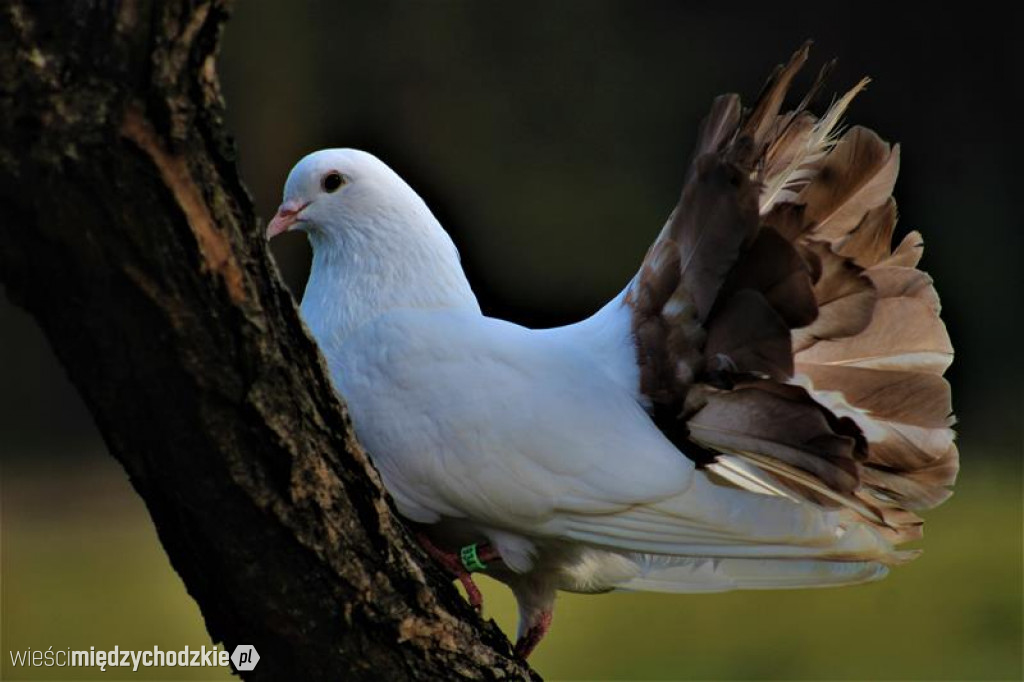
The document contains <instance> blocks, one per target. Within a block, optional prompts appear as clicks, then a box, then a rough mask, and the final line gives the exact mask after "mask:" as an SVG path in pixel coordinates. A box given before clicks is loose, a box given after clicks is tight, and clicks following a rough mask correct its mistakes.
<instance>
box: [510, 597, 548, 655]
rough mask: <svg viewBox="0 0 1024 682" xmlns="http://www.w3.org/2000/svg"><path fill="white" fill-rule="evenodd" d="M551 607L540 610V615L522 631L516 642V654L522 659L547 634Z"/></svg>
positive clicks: (531, 651)
mask: <svg viewBox="0 0 1024 682" xmlns="http://www.w3.org/2000/svg"><path fill="white" fill-rule="evenodd" d="M551 615H552V611H551V609H548V610H546V611H541V613H540V616H538V617H537V620H536V621H534V623H533V624H532V625H531V626H530V627H529V629H527V631H526V632H524V633H523V636H522V637H520V638H519V640H518V641H517V642H516V648H515V652H516V656H519V657H520V658H521V659H523V660H524V661H525V660H526V659H527V658H528V657H529V656H530V654H531V653H533V650H534V649H535V648H537V645H538V644H540V640H542V639H544V635H546V634H547V632H548V629H549V628H550V627H551Z"/></svg>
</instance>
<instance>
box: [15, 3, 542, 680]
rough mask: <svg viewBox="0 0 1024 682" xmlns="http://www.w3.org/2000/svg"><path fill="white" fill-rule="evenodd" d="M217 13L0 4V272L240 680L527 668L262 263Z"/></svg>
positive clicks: (488, 673) (480, 676)
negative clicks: (424, 530)
mask: <svg viewBox="0 0 1024 682" xmlns="http://www.w3.org/2000/svg"><path fill="white" fill-rule="evenodd" d="M226 18H227V8H226V6H225V3H224V2H220V1H214V2H193V3H189V2H167V3H158V2H153V3H133V2H123V3H121V2H101V1H99V0H89V1H84V0H82V1H76V2H66V3H57V2H31V1H30V0H7V2H6V3H5V4H4V6H3V7H2V19H0V44H2V45H3V48H4V53H5V56H4V58H3V59H2V61H0V206H2V215H3V218H2V223H0V224H2V228H0V278H2V280H3V282H4V284H5V286H6V288H7V292H8V294H9V295H10V297H11V298H12V299H13V300H15V301H16V302H17V303H19V304H20V305H22V306H23V307H25V308H26V309H27V310H28V311H29V312H31V313H32V314H33V315H34V316H35V318H36V319H37V320H38V322H39V323H40V325H41V326H42V328H43V330H44V331H45V333H46V335H47V337H48V338H49V340H50V343H51V344H52V346H53V348H54V350H55V351H56V353H57V355H58V357H59V358H60V360H61V362H62V363H63V364H64V366H65V368H66V369H67V371H68V373H69V375H70V376H71V378H72V380H73V382H74V383H75V385H76V386H77V387H78V390H79V391H80V392H81V393H82V395H83V397H84V398H85V400H86V403H87V404H88V405H89V407H90V409H91V410H92V413H93V415H94V417H95V419H96V421H97V423H98V424H99V427H100V430H101V431H102V433H103V436H104V438H105V439H106V442H107V445H108V447H109V449H110V451H111V453H113V455H114V456H115V457H116V458H117V459H118V460H119V461H120V462H121V463H122V464H123V465H124V468H125V470H126V471H127V472H128V475H129V476H130V478H131V482H132V484H133V485H134V486H135V489H136V490H137V491H138V492H139V494H140V495H141V496H142V497H143V499H144V500H145V502H146V505H147V507H148V509H149V512H150V514H151V516H152V518H153V522H154V524H155V525H156V528H157V531H158V533H159V536H160V540H161V542H162V543H163V545H164V547H165V548H166V550H167V554H168V556H169V557H170V559H171V562H172V564H173V565H174V567H175V569H176V570H177V571H178V573H179V574H180V575H181V576H182V578H183V579H184V582H185V585H186V587H187V588H188V591H189V593H190V594H191V595H192V596H193V597H194V598H195V600H196V601H197V602H198V603H199V606H200V608H201V610H202V613H203V617H204V618H205V620H206V625H207V628H208V630H209V632H210V635H211V636H212V637H213V639H214V640H215V641H218V642H223V643H224V644H225V645H226V646H227V648H228V649H229V650H230V649H231V648H233V647H234V646H235V645H236V644H253V645H255V646H256V648H257V650H258V651H259V653H260V661H259V664H258V665H257V666H256V669H255V670H254V671H252V672H250V673H246V674H245V675H244V676H245V677H246V679H251V680H285V679H303V680H327V679H346V680H361V679H374V680H376V679H388V680H402V679H415V680H423V679H474V680H490V679H516V678H524V677H529V676H530V675H531V674H532V673H531V672H530V671H529V669H528V668H527V667H525V666H524V665H523V664H522V663H520V662H518V661H517V660H515V659H514V658H512V657H511V653H510V649H509V646H508V642H507V640H506V639H505V638H504V636H503V635H502V634H501V633H500V632H499V631H498V630H497V628H496V627H495V626H494V624H493V623H483V622H482V621H481V620H480V618H479V617H477V616H476V615H475V614H474V613H473V612H472V610H471V609H470V608H469V607H468V605H467V604H466V603H465V602H464V601H463V600H462V599H461V598H460V597H459V596H458V594H457V592H456V591H455V590H454V588H453V587H452V586H451V584H450V583H449V582H447V581H446V580H444V578H443V577H442V576H441V575H440V574H439V573H438V572H437V571H436V570H434V569H432V568H429V563H428V561H429V560H427V559H426V558H425V556H424V555H423V554H422V552H420V551H419V550H418V548H417V547H416V546H415V545H414V544H413V543H411V542H410V540H409V537H408V535H407V534H406V532H405V531H404V529H403V527H402V526H401V524H400V522H399V521H398V520H397V519H396V517H395V516H394V514H393V512H392V510H391V508H390V506H389V503H388V501H387V498H386V496H385V494H384V493H383V491H382V489H381V487H380V482H379V479H378V477H377V475H376V473H375V472H374V470H373V468H372V466H371V465H370V463H369V461H368V459H367V457H366V455H365V453H364V452H363V450H362V449H361V448H360V447H359V444H358V443H357V442H356V440H355V438H354V436H353V434H352V431H351V428H350V425H349V422H348V421H347V417H346V416H345V412H344V407H343V406H342V405H341V404H340V403H339V401H338V399H337V398H336V396H335V394H334V392H333V390H332V388H331V385H330V383H329V380H328V379H327V375H326V372H325V370H324V366H323V363H322V360H321V359H320V357H319V354H318V351H317V349H316V347H315V345H314V344H313V342H312V341H311V340H310V338H309V337H308V335H307V334H306V333H305V331H304V328H303V326H302V324H301V322H300V320H299V317H298V315H297V312H296V309H295V306H294V304H293V301H292V299H291V297H290V295H289V294H288V292H287V291H286V290H285V289H284V287H283V285H282V284H281V282H280V280H279V278H278V276H277V274H276V271H275V269H274V266H273V264H272V263H271V261H270V260H269V257H268V254H267V250H266V247H265V245H264V243H263V239H262V236H261V230H260V229H259V226H258V225H257V221H256V219H255V216H254V213H253V208H252V205H251V202H250V200H249V198H248V196H247V194H246V191H245V189H244V187H243V185H242V182H241V180H240V178H239V176H238V172H237V169H236V165H235V156H234V151H233V146H232V144H233V143H232V141H231V139H230V137H229V136H228V134H227V132H226V130H225V128H224V124H223V121H222V113H223V104H222V101H221V98H220V95H219V92H218V84H217V77H216V73H215V70H214V58H215V53H216V50H217V44H218V38H219V33H220V29H221V26H222V24H223V22H224V21H225V19H226ZM54 419H55V420H59V419H60V415H54ZM421 566H428V568H426V569H424V568H421Z"/></svg>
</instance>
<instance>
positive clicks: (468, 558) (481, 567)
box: [459, 544, 487, 573]
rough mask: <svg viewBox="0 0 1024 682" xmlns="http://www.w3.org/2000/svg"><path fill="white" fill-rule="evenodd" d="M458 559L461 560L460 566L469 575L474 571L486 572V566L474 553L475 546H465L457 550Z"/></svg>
mask: <svg viewBox="0 0 1024 682" xmlns="http://www.w3.org/2000/svg"><path fill="white" fill-rule="evenodd" d="M459 558H460V559H461V560H462V565H463V566H465V567H466V570H467V571H469V572H470V573H474V572H476V571H486V570H487V564H485V563H484V562H482V561H480V557H479V556H478V555H477V553H476V545H475V544H472V545H466V546H465V547H463V548H462V549H460V550H459Z"/></svg>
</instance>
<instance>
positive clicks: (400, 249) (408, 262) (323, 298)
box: [302, 206, 480, 344]
mask: <svg viewBox="0 0 1024 682" xmlns="http://www.w3.org/2000/svg"><path fill="white" fill-rule="evenodd" d="M423 212H424V213H422V214H420V215H415V218H416V220H413V221H410V220H409V216H408V215H407V216H406V219H405V220H403V221H399V220H396V219H394V216H390V217H389V216H388V215H386V214H384V215H380V216H378V217H377V218H376V219H375V220H365V219H364V220H362V221H361V222H360V224H351V225H348V224H346V225H339V226H336V227H337V228H340V229H332V230H330V231H320V230H310V232H309V238H310V242H311V244H312V246H313V264H312V267H311V269H310V274H309V281H308V282H307V283H306V291H305V293H304V295H303V297H302V314H303V317H304V318H305V319H306V323H307V324H308V325H309V326H310V329H311V330H312V332H313V335H314V336H315V337H316V338H317V340H318V341H319V342H320V343H321V344H324V343H325V342H328V341H330V342H335V343H336V342H339V341H342V340H343V339H344V338H346V337H347V336H348V335H349V334H351V333H352V332H354V331H355V330H356V329H358V328H359V327H361V326H362V325H363V324H365V323H367V322H370V321H372V320H373V319H374V318H376V317H378V316H380V315H381V314H383V313H386V312H388V311H391V310H395V309H400V308H417V309H459V310H469V311H474V312H478V313H479V312H480V306H479V304H478V303H477V300H476V296H475V295H474V294H473V290H472V289H471V288H470V286H469V282H468V281H467V280H466V276H465V274H464V273H463V271H462V266H461V265H460V263H459V255H458V251H457V250H456V248H455V245H454V244H453V243H452V241H451V239H450V238H449V237H448V234H447V233H446V232H445V231H444V230H443V229H442V228H441V226H440V224H438V223H437V220H436V219H435V218H434V217H433V215H431V214H430V213H429V211H427V210H426V207H425V206H424V207H423Z"/></svg>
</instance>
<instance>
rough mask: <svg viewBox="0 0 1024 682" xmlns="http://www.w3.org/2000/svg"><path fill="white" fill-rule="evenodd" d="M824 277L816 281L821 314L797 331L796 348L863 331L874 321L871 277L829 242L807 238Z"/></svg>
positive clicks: (806, 243) (794, 334) (805, 247)
mask: <svg viewBox="0 0 1024 682" xmlns="http://www.w3.org/2000/svg"><path fill="white" fill-rule="evenodd" d="M803 248H804V249H805V250H806V251H807V252H810V253H811V254H813V255H814V260H815V261H816V262H817V264H818V269H819V270H820V273H821V274H820V276H819V277H818V278H817V280H816V281H815V283H814V297H815V299H816V301H817V304H818V316H817V319H815V320H814V322H813V323H811V324H810V325H808V326H806V327H804V328H802V329H798V330H796V331H795V332H794V333H793V348H794V349H795V350H798V351H799V350H802V349H804V348H807V347H808V346H810V345H811V344H813V343H814V342H816V341H817V340H819V339H837V338H842V337H847V336H853V335H855V334H858V333H860V332H862V331H863V330H864V329H865V328H866V327H867V326H868V324H869V323H870V322H871V317H872V312H873V310H874V306H875V300H876V293H875V288H874V286H873V285H872V284H871V280H870V279H868V278H866V277H864V276H863V274H862V273H863V269H862V268H860V267H858V266H857V265H855V264H854V263H853V261H851V260H848V259H845V258H841V257H840V256H838V255H836V254H835V253H834V252H833V251H832V247H830V246H829V245H828V244H827V243H825V242H817V241H807V242H804V244H803Z"/></svg>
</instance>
